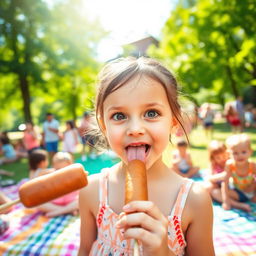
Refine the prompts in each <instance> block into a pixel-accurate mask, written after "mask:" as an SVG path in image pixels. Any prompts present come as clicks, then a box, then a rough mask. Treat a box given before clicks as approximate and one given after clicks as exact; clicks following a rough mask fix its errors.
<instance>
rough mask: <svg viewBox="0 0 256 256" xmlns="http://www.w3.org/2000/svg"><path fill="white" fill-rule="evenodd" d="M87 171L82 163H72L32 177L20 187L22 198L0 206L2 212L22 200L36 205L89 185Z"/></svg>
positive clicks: (29, 205) (32, 205)
mask: <svg viewBox="0 0 256 256" xmlns="http://www.w3.org/2000/svg"><path fill="white" fill-rule="evenodd" d="M87 183H88V181H87V173H86V172H85V171H84V168H83V166H82V165H81V164H72V165H69V166H67V167H65V168H62V169H59V170H58V171H55V172H53V173H51V174H47V175H43V176H40V177H37V178H35V179H32V180H30V181H28V182H26V183H24V184H23V185H21V187H20V188H19V196H20V198H19V199H17V200H15V201H12V202H9V203H7V204H4V205H1V206H0V212H1V211H2V210H4V209H6V208H8V207H10V206H12V205H14V204H17V203H19V202H21V203H22V204H23V205H24V206H26V207H35V206H38V205H40V204H44V203H46V202H49V201H51V200H53V199H55V198H58V197H61V196H63V195H65V194H68V193H70V192H73V191H75V190H78V189H80V188H82V187H85V186H86V185H87Z"/></svg>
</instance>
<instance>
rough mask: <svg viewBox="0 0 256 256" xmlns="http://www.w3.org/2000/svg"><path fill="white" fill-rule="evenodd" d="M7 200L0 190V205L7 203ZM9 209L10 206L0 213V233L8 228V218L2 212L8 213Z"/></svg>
mask: <svg viewBox="0 0 256 256" xmlns="http://www.w3.org/2000/svg"><path fill="white" fill-rule="evenodd" d="M9 201H11V200H10V199H9V198H8V197H7V196H6V195H4V194H3V193H2V192H0V205H1V204H5V203H8V202H9ZM11 209H12V208H8V209H6V210H5V211H3V212H1V214H0V235H2V234H3V233H4V232H5V231H6V230H7V229H8V228H9V220H8V218H7V217H6V216H5V215H4V214H5V213H8V212H9V211H10V210H11Z"/></svg>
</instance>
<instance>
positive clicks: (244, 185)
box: [221, 133, 256, 212]
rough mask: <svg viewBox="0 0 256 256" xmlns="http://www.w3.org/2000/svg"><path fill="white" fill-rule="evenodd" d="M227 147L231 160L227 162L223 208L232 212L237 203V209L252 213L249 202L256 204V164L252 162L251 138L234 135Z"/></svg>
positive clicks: (245, 135)
mask: <svg viewBox="0 0 256 256" xmlns="http://www.w3.org/2000/svg"><path fill="white" fill-rule="evenodd" d="M226 145H227V149H228V152H229V154H230V159H229V160H228V161H227V162H226V166H225V177H224V181H223V182H222V186H221V192H222V201H223V202H222V207H223V209H224V210H230V209H231V208H232V207H234V206H233V202H234V201H235V202H236V204H237V206H238V207H236V208H240V209H242V210H245V211H247V212H250V211H251V207H250V205H249V204H248V202H250V201H251V202H256V181H255V175H256V163H254V162H252V161H250V157H251V155H252V153H253V151H252V148H251V141H250V138H249V136H248V135H247V134H244V133H242V134H236V135H232V136H229V137H228V138H227V140H226ZM230 178H232V181H233V182H232V183H231V182H230V180H231V179H230Z"/></svg>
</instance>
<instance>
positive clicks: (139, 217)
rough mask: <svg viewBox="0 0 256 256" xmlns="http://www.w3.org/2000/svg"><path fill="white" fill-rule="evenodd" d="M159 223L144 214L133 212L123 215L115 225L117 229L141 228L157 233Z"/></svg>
mask: <svg viewBox="0 0 256 256" xmlns="http://www.w3.org/2000/svg"><path fill="white" fill-rule="evenodd" d="M159 224H160V223H159V221H158V220H156V219H153V218H152V217H151V216H149V215H147V214H145V213H144V212H135V213H130V214H125V215H123V216H122V217H120V219H119V220H118V221H117V223H116V227H117V228H123V229H127V228H129V227H141V228H143V229H146V230H148V231H151V232H155V233H158V232H157V230H158V229H160V226H161V225H159Z"/></svg>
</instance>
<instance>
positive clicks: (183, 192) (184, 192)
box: [171, 179, 193, 217]
mask: <svg viewBox="0 0 256 256" xmlns="http://www.w3.org/2000/svg"><path fill="white" fill-rule="evenodd" d="M192 184H193V180H191V179H185V180H184V182H183V184H182V185H181V188H180V191H179V193H178V196H177V200H176V202H175V204H174V207H173V209H172V212H171V215H175V216H179V217H181V214H182V211H183V208H184V206H185V203H186V200H187V197H188V193H189V190H190V188H191V185H192Z"/></svg>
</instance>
